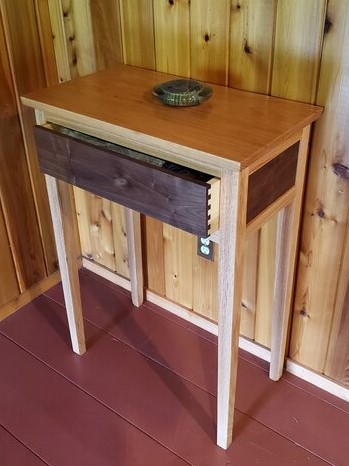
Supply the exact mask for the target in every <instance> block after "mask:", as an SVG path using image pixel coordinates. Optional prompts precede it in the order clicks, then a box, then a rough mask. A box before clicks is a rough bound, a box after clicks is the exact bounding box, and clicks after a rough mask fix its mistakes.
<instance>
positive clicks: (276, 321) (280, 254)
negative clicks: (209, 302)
mask: <svg viewBox="0 0 349 466" xmlns="http://www.w3.org/2000/svg"><path fill="white" fill-rule="evenodd" d="M309 136H310V126H307V127H306V128H304V130H303V134H302V138H301V140H300V145H299V151H298V164H297V173H296V183H295V187H296V193H295V197H294V199H293V201H292V203H290V204H289V205H288V206H286V207H285V208H284V209H282V210H281V211H280V212H279V214H278V227H277V228H278V230H277V241H276V259H275V260H276V264H275V284H274V303H273V314H272V329H271V356H270V371H269V377H270V378H271V379H272V380H279V379H280V377H281V375H282V371H283V367H284V362H285V352H286V342H287V330H288V323H289V317H290V312H291V304H292V293H293V286H294V275H295V265H296V253H297V244H298V236H299V225H300V217H301V207H302V197H303V189H304V180H305V170H306V162H307V154H308V145H309Z"/></svg>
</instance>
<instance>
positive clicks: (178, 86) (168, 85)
mask: <svg viewBox="0 0 349 466" xmlns="http://www.w3.org/2000/svg"><path fill="white" fill-rule="evenodd" d="M153 94H154V95H155V96H156V97H157V98H158V99H160V100H161V102H163V103H164V104H166V105H171V106H173V107H191V106H193V105H199V104H201V102H203V101H205V100H207V99H208V98H209V97H211V95H212V89H211V87H209V86H206V85H204V84H202V83H199V82H198V81H193V80H192V79H174V80H172V81H166V82H164V83H161V84H159V85H157V86H155V87H154V89H153Z"/></svg>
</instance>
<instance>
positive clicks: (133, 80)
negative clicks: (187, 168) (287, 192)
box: [24, 65, 322, 166]
mask: <svg viewBox="0 0 349 466" xmlns="http://www.w3.org/2000/svg"><path fill="white" fill-rule="evenodd" d="M116 78H117V79H116ZM166 79H169V75H165V74H161V73H156V72H152V71H149V70H144V69H141V68H135V67H129V66H125V65H120V66H118V67H115V68H113V69H108V70H105V71H103V72H100V73H96V74H93V75H90V76H85V77H82V78H80V79H76V80H74V81H70V82H68V83H64V85H60V86H55V87H52V88H49V89H42V90H40V91H37V92H34V93H31V94H30V95H27V96H26V97H25V98H24V102H25V103H26V104H28V105H31V106H36V107H38V108H40V109H43V110H48V109H51V110H54V109H58V111H59V109H61V114H63V115H64V114H67V115H68V113H67V112H69V115H70V116H71V115H72V114H75V115H79V119H80V120H82V119H87V120H88V121H91V122H92V121H94V122H95V123H96V122H97V121H99V122H100V123H99V125H102V126H103V124H104V123H107V124H111V125H113V127H115V128H114V130H115V132H116V134H117V130H118V128H127V130H126V132H128V131H129V132H132V133H133V132H134V131H136V132H140V133H142V134H143V140H145V139H146V138H145V137H144V134H146V135H149V136H151V137H155V138H157V139H159V138H160V139H163V140H165V141H166V146H167V147H169V148H170V147H171V144H170V143H171V142H172V143H175V144H176V145H177V144H179V145H181V146H188V147H189V148H193V149H194V150H199V151H202V152H204V153H206V154H215V155H216V156H217V157H215V161H214V163H217V164H218V163H219V164H221V163H222V164H224V163H225V164H226V165H230V166H236V164H237V165H239V164H241V165H242V166H248V165H249V164H250V163H251V162H252V161H254V160H256V158H258V157H259V156H261V155H263V154H265V153H267V152H268V151H269V150H271V149H272V148H273V147H275V146H276V145H277V144H279V143H281V142H282V141H283V140H284V139H286V138H287V137H288V136H290V135H292V134H294V133H295V132H297V131H298V130H299V129H301V128H302V127H304V126H306V125H307V124H309V123H311V122H312V121H314V120H315V119H317V118H318V117H319V116H320V115H321V112H322V109H321V108H318V107H314V106H309V105H306V104H301V103H298V102H290V101H285V100H279V99H273V98H270V97H265V96H262V95H259V94H253V93H246V92H242V91H238V90H233V89H229V88H226V87H223V86H222V87H220V86H214V85H213V86H212V87H213V97H212V98H211V99H210V100H208V101H207V102H205V103H204V104H202V105H201V106H197V107H189V108H185V109H183V108H182V109H180V108H170V107H166V106H165V105H162V104H161V103H160V102H157V101H156V100H155V98H154V97H153V96H152V95H151V89H152V87H153V86H154V85H155V84H156V83H159V82H161V81H163V80H166ZM232 108H237V109H239V111H238V112H231V109H232ZM87 120H86V121H87ZM160 121H161V125H160V124H159V123H160ZM246 121H248V122H249V124H248V125H246ZM183 127H187V128H188V130H187V131H183ZM124 131H125V130H124ZM202 134H205V135H206V137H205V138H202ZM217 140H219V141H220V144H219V145H218V146H217ZM151 142H152V144H155V145H156V142H155V140H154V139H152V141H151ZM218 158H219V159H218Z"/></svg>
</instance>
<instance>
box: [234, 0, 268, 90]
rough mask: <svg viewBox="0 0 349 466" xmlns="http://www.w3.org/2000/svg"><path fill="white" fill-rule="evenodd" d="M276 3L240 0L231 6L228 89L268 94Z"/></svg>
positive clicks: (261, 0)
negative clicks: (229, 87)
mask: <svg viewBox="0 0 349 466" xmlns="http://www.w3.org/2000/svg"><path fill="white" fill-rule="evenodd" d="M275 15H276V1H275V0H242V1H239V2H236V3H233V4H232V7H231V25H230V60H229V86H231V87H235V88H238V89H244V90H246V91H252V92H259V93H263V94H268V93H269V92H270V84H271V71H272V57H273V39H274V24H275Z"/></svg>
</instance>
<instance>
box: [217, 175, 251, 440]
mask: <svg viewBox="0 0 349 466" xmlns="http://www.w3.org/2000/svg"><path fill="white" fill-rule="evenodd" d="M246 199H247V174H246V173H245V172H232V171H228V170H223V171H222V176H221V197H220V239H219V265H218V304H219V314H218V395H217V444H218V445H219V446H220V447H222V448H224V449H227V448H228V447H229V445H230V443H231V441H232V433H233V420H234V405H235V391H236V375H237V362H238V344H239V328H240V314H241V299H242V277H243V269H242V268H243V263H244V249H245V242H246V239H245V238H246Z"/></svg>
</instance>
